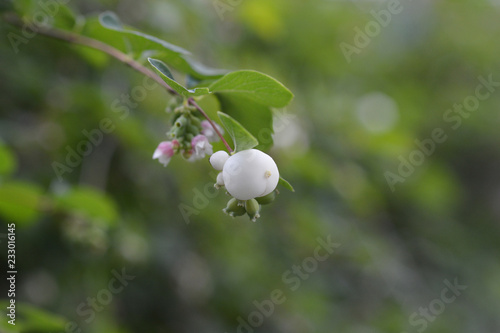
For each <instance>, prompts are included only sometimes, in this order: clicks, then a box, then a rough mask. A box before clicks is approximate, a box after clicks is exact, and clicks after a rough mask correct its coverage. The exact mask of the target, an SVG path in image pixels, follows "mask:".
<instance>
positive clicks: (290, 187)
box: [278, 177, 295, 192]
mask: <svg viewBox="0 0 500 333" xmlns="http://www.w3.org/2000/svg"><path fill="white" fill-rule="evenodd" d="M278 184H279V185H281V186H283V187H284V188H286V189H287V190H290V191H292V192H295V189H294V188H293V186H292V184H290V183H289V182H288V181H286V180H285V179H284V178H282V177H280V180H279V182H278Z"/></svg>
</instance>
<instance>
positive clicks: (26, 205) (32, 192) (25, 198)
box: [0, 181, 42, 225]
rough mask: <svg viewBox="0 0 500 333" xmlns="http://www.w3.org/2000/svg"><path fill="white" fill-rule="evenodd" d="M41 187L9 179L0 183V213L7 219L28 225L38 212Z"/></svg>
mask: <svg viewBox="0 0 500 333" xmlns="http://www.w3.org/2000/svg"><path fill="white" fill-rule="evenodd" d="M41 199H42V189H41V188H40V187H39V186H37V185H35V184H31V183H27V182H20V181H11V182H6V183H3V184H2V185H0V215H2V216H3V217H4V218H5V219H6V220H7V221H11V222H16V223H19V224H20V225H28V224H30V223H32V222H34V221H35V220H36V218H37V217H38V216H39V213H40V203H41Z"/></svg>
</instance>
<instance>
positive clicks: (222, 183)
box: [216, 172, 224, 186]
mask: <svg viewBox="0 0 500 333" xmlns="http://www.w3.org/2000/svg"><path fill="white" fill-rule="evenodd" d="M216 184H217V185H218V186H224V178H223V177H222V172H219V174H218V175H217V182H216Z"/></svg>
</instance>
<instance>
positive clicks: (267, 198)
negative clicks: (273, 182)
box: [255, 191, 276, 205]
mask: <svg viewBox="0 0 500 333" xmlns="http://www.w3.org/2000/svg"><path fill="white" fill-rule="evenodd" d="M275 198H276V191H272V192H271V193H269V194H268V195H265V196H263V197H258V198H255V200H257V202H258V203H260V204H261V205H267V204H270V203H271V202H273V201H274V199H275Z"/></svg>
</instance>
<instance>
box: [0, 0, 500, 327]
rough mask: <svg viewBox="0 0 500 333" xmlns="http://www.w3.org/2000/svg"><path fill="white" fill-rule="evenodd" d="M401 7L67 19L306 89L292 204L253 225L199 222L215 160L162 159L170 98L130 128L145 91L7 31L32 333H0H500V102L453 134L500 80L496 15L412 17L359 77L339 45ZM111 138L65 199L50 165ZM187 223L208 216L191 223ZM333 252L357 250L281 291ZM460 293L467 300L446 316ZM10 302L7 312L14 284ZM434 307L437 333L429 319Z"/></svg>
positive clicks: (3, 43) (211, 219)
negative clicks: (294, 275) (97, 132)
mask: <svg viewBox="0 0 500 333" xmlns="http://www.w3.org/2000/svg"><path fill="white" fill-rule="evenodd" d="M15 2H16V1H15ZM220 3H222V4H225V6H224V7H223V8H225V10H223V9H220V8H222V7H217V6H216V5H220ZM389 3H390V2H387V1H382V0H380V1H362V0H356V1H355V0H352V1H348V0H345V1H333V0H330V1H327V0H311V1H300V0H243V1H226V2H225V1H222V0H221V2H212V1H208V0H207V1H202V0H189V1H181V0H171V1H166V0H148V1H131V0H123V1H116V0H102V1H95V0H90V1H79V0H74V1H70V2H69V4H68V6H69V7H70V8H72V9H73V10H75V12H78V13H81V14H82V15H85V16H92V15H96V14H98V13H99V12H102V11H105V10H111V11H114V12H116V13H117V14H118V15H119V16H120V18H121V19H122V21H123V22H125V23H127V24H128V25H131V26H134V27H136V28H138V29H140V30H142V31H144V32H147V33H149V34H152V35H155V36H158V37H160V38H163V39H165V40H167V41H169V42H171V43H174V44H177V45H179V46H182V47H184V48H186V49H188V50H190V51H192V53H193V54H194V55H195V57H196V58H197V59H198V60H200V61H201V62H203V63H204V64H207V65H211V66H214V67H218V68H227V69H231V70H236V69H255V70H258V71H261V72H264V73H268V74H270V75H272V76H273V77H275V78H277V79H278V80H280V81H281V82H283V83H284V84H285V85H286V86H287V87H289V88H290V90H292V92H293V93H294V94H295V99H294V101H293V102H292V103H291V104H290V106H289V107H288V108H287V109H286V110H281V114H285V115H286V116H285V117H282V118H281V119H282V120H283V119H284V120H285V121H283V122H282V125H283V126H281V127H280V128H277V129H276V137H275V143H276V144H275V146H274V147H273V149H271V150H270V151H269V153H270V154H271V155H272V156H273V157H274V158H275V160H276V162H277V163H278V166H279V169H280V173H281V175H282V176H284V177H285V178H287V179H288V180H289V181H290V182H291V183H292V184H293V185H294V186H295V189H296V192H295V193H291V192H288V191H285V190H282V191H281V194H280V195H279V196H278V198H277V200H276V202H275V203H274V204H273V205H270V206H266V207H264V209H263V212H262V217H261V218H260V219H259V220H258V221H257V222H256V223H252V222H250V221H249V220H248V218H246V217H240V218H236V219H231V218H230V217H228V216H226V215H224V214H223V213H222V212H221V209H222V208H223V207H224V206H225V203H226V201H227V197H226V196H225V195H224V194H222V193H221V194H219V195H216V196H215V197H213V198H209V199H208V201H209V203H208V204H207V205H205V204H201V206H200V203H199V202H198V204H197V203H196V200H198V199H196V198H197V197H198V196H197V195H196V193H198V191H201V192H203V191H204V189H205V188H209V187H210V186H211V185H212V184H213V179H214V172H213V170H212V168H211V167H210V165H209V163H208V162H207V160H203V161H200V162H197V163H193V164H191V163H188V162H186V161H184V160H182V159H181V158H179V157H178V156H177V158H174V160H173V161H172V162H171V163H170V164H169V165H168V167H167V168H164V167H163V166H162V165H160V164H159V163H158V162H157V161H153V160H152V159H151V156H152V153H153V151H154V149H155V148H156V145H157V144H158V142H159V141H162V140H164V139H165V137H164V133H165V131H166V130H167V129H168V124H169V115H168V114H166V113H165V112H164V110H165V106H166V105H167V103H168V101H169V96H168V95H167V94H166V93H165V92H164V91H163V90H162V89H161V88H159V87H158V88H156V89H154V90H152V91H148V95H147V97H146V98H145V99H144V100H142V101H140V102H137V105H135V104H134V105H135V106H133V107H130V108H129V110H130V114H129V115H128V116H126V117H120V114H119V113H116V112H113V111H112V105H113V103H114V101H115V100H116V99H120V98H121V96H122V94H130V93H131V91H132V89H133V88H134V87H136V86H138V85H142V82H143V77H142V76H141V75H140V74H138V73H136V72H134V71H133V70H132V69H130V68H127V67H126V66H124V65H123V64H121V63H119V62H118V61H116V60H114V59H111V58H109V57H107V56H102V55H99V54H98V53H96V52H89V51H86V50H84V49H83V48H81V47H75V46H72V45H68V44H67V43H64V42H60V41H57V40H52V39H49V38H46V37H43V36H35V37H34V38H32V39H29V41H28V42H27V43H22V44H20V45H19V52H18V53H15V52H14V51H13V48H12V46H11V44H10V42H9V39H8V38H7V35H8V33H9V32H17V33H19V30H17V29H16V28H14V27H12V26H10V25H8V24H7V23H6V22H5V21H3V20H0V35H1V36H2V37H1V38H0V88H1V89H0V116H1V119H0V139H1V146H0V179H1V183H0V221H2V223H1V224H0V226H1V228H2V230H0V233H2V234H1V235H0V237H1V238H0V242H1V243H0V247H1V249H2V250H1V251H0V256H1V257H2V262H3V263H5V262H6V254H7V245H6V244H7V240H6V238H5V237H6V236H5V234H6V233H7V224H8V223H12V222H16V237H17V243H16V244H17V262H16V266H17V270H18V275H17V289H16V291H17V292H16V300H17V302H18V304H19V303H21V304H19V305H18V308H17V311H18V321H19V322H20V325H17V327H12V326H9V325H6V324H5V322H6V321H7V319H6V318H7V317H6V316H5V314H4V313H3V312H5V306H4V305H5V304H6V303H5V302H3V303H2V304H3V305H2V309H0V311H3V312H2V318H1V320H2V324H1V325H0V331H2V332H4V331H5V332H11V331H12V332H18V331H21V332H56V331H57V332H63V331H66V332H78V329H81V331H82V332H106V333H115V332H116V333H127V332H253V331H255V332H291V333H293V332H297V333H302V332H355V333H372V332H373V333H378V332H398V333H399V332H423V331H425V332H429V333H431V332H440V333H446V332H454V333H455V332H499V331H500V319H499V317H498V312H499V309H500V283H499V282H500V265H499V260H498V259H499V251H498V250H499V247H500V242H499V236H500V230H499V226H500V225H499V221H500V177H499V170H500V148H499V147H500V145H499V142H500V131H499V113H498V105H499V103H500V93H499V92H496V91H492V92H491V95H490V96H489V97H488V98H487V99H485V100H483V101H480V105H479V107H478V108H477V110H476V111H472V112H470V113H467V115H466V116H460V121H461V123H460V125H459V126H457V128H456V129H453V128H452V125H453V124H455V122H450V121H446V120H445V119H444V118H443V117H444V115H445V113H446V112H447V110H448V109H450V108H453V105H454V104H455V103H462V102H463V101H464V100H465V99H466V98H467V97H468V96H473V95H474V94H475V91H476V87H477V86H478V85H479V84H480V81H479V80H478V77H479V76H482V77H484V78H488V76H492V78H493V80H494V81H496V80H499V81H500V63H499V54H500V43H498V33H499V32H500V20H499V17H500V2H499V1H498V0H489V1H483V0H474V1H473V0H468V1H451V0H450V1H444V0H442V1H440V0H437V1H402V2H401V5H400V6H401V7H400V8H402V11H401V12H400V13H398V14H396V15H393V16H392V17H391V19H390V22H389V23H388V24H387V26H386V27H381V28H380V32H379V33H373V37H370V38H369V43H368V45H367V46H365V47H362V48H360V49H359V52H357V53H354V54H352V56H351V58H350V61H347V59H346V57H345V56H344V54H343V52H342V49H341V47H340V45H341V43H348V44H351V45H355V37H356V34H357V31H358V30H357V28H359V29H361V30H364V29H365V27H366V26H367V24H369V23H370V22H372V23H371V24H372V25H373V24H374V23H373V22H376V21H375V19H374V16H373V13H371V11H372V10H375V11H377V12H379V11H381V10H387V8H388V6H389ZM216 7H217V8H219V14H220V11H221V10H222V11H223V13H222V14H221V15H219V14H218V11H217V9H216ZM469 99H470V98H469ZM454 116H455V117H456V116H457V114H454ZM104 118H109V119H111V120H112V122H113V124H114V125H115V127H114V130H113V131H111V133H109V134H106V135H104V136H103V140H102V143H100V144H99V145H97V146H96V147H95V148H94V149H93V150H92V152H91V153H90V154H89V155H88V156H86V157H85V158H84V159H83V161H82V163H79V164H78V166H77V167H75V168H73V171H72V172H67V173H65V174H64V176H63V178H64V179H63V181H59V180H58V178H57V176H56V174H55V172H54V170H53V167H52V163H53V162H61V163H64V161H65V158H66V155H67V147H70V148H72V149H76V147H77V145H78V143H79V142H81V141H82V140H85V136H84V134H83V131H84V130H87V131H92V130H93V129H97V128H99V123H100V121H101V120H102V119H104ZM248 121H249V122H251V121H252V120H251V117H249V120H248ZM457 121H458V120H457ZM275 124H276V125H278V124H279V122H278V121H277V122H275ZM436 128H442V129H443V131H444V132H445V133H446V135H447V139H446V140H445V141H444V142H442V143H438V144H436V147H435V151H434V152H433V153H432V154H430V156H428V157H427V156H426V157H425V160H424V161H423V162H422V163H421V165H419V166H417V167H415V170H414V172H411V174H410V175H409V176H408V177H405V181H404V182H400V183H397V184H396V185H395V187H394V191H391V188H390V186H389V184H388V182H387V180H386V172H388V171H389V172H393V173H395V174H397V173H398V171H397V170H398V167H399V166H400V163H401V159H408V158H409V156H410V154H411V153H412V152H413V153H414V152H415V151H416V150H418V146H417V144H416V143H415V140H420V141H422V140H426V139H429V138H431V133H432V132H433V131H434V130H435V129H436ZM414 154H415V153H414ZM182 204H184V205H189V206H192V207H194V205H198V208H200V209H197V211H198V212H197V213H195V214H193V215H191V216H189V219H188V220H189V221H188V222H189V223H186V220H185V218H184V217H183V215H182V214H181V212H180V210H179V205H182ZM329 235H330V238H331V239H332V241H334V242H335V243H338V244H340V246H339V247H338V248H337V249H336V250H335V251H334V253H333V254H332V255H330V256H329V257H328V259H327V260H325V261H323V262H319V263H317V269H314V270H312V272H310V273H309V276H308V277H307V278H304V279H301V280H300V281H301V284H300V287H298V288H297V289H296V290H291V289H290V288H289V286H290V285H289V284H287V283H286V281H285V280H284V279H283V274H285V273H286V272H287V271H288V270H290V269H292V267H293V266H294V265H301V264H302V262H303V261H304V260H306V261H307V260H308V259H307V258H309V257H311V256H313V253H314V250H315V248H316V246H317V245H318V242H317V238H318V237H319V238H322V239H326V238H327V236H329ZM122 269H125V271H126V273H127V274H128V275H132V276H134V277H135V278H134V279H133V280H132V281H130V282H129V283H128V285H127V286H125V287H124V288H123V290H122V291H121V292H119V293H116V294H114V295H113V296H112V300H107V301H109V302H106V304H100V305H101V306H99V307H98V309H99V310H96V311H95V313H94V314H95V318H92V320H87V319H89V318H90V315H88V314H86V315H82V314H81V311H80V313H78V310H77V309H78V307H79V306H81V304H82V303H86V302H87V298H88V297H91V298H92V297H96V296H99V297H101V299H103V298H102V297H104V296H103V295H104V294H105V292H101V291H102V290H106V289H107V288H108V283H109V282H110V280H111V279H112V278H113V276H114V275H113V272H114V271H115V272H121V271H122ZM2 271H6V265H5V264H3V265H2ZM445 280H448V281H449V282H451V283H453V282H454V281H455V280H457V281H458V283H459V284H461V285H466V286H467V289H466V290H464V291H462V293H461V295H459V296H457V297H456V299H455V300H454V301H452V302H450V303H449V304H447V303H443V302H442V300H443V299H442V292H443V290H444V289H445V288H446V286H447V285H446V282H445ZM0 287H1V288H0V290H1V295H0V299H2V300H3V301H5V300H6V299H7V290H8V284H7V282H6V280H5V279H2V280H1V281H0ZM275 289H280V290H282V291H283V292H284V296H285V297H286V301H284V302H283V303H282V304H279V305H275V307H274V311H273V314H272V315H270V316H269V317H266V316H263V320H261V323H259V325H253V326H252V327H246V328H243V327H242V326H241V320H239V319H238V318H239V317H241V318H243V320H245V321H246V322H248V320H249V319H248V317H249V316H251V314H252V313H253V312H254V311H256V305H255V304H254V301H257V302H262V301H264V300H269V299H270V294H271V292H272V291H273V290H275ZM99 293H101V294H99ZM450 295H451V294H450ZM436 300H437V301H436ZM440 300H441V301H440ZM101 303H102V302H101ZM23 304H24V305H23ZM440 304H444V306H445V308H441V307H440ZM23 307H24V308H23ZM429 307H431V312H430V313H431V314H432V312H434V315H429V316H428V317H425V316H423V315H422V314H421V313H420V312H419V311H421V310H420V309H421V308H429ZM89 308H90V307H88V308H87V309H89ZM81 309H82V308H80V310H81ZM96 309H97V308H96ZM436 309H437V310H436ZM436 311H437V312H438V313H437V314H436ZM414 313H417V314H418V315H415V314H414ZM422 318H427V319H422ZM23 320H24V321H25V324H24V328H23V326H22V323H21V321H23ZM417 320H419V321H417ZM68 322H69V323H70V324H69V326H68V324H67V323H68ZM71 323H74V324H71ZM424 324H425V325H424ZM65 325H66V327H65ZM75 325H76V326H75ZM255 326H257V327H255ZM59 327H62V328H59ZM68 327H69V329H68Z"/></svg>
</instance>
